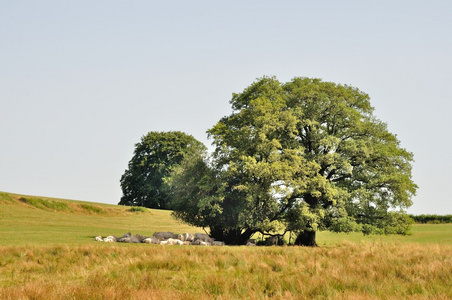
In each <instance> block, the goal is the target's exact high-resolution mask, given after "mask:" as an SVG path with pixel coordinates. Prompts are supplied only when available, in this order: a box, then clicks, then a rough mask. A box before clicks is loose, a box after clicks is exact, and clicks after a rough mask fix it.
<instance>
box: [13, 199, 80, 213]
mask: <svg viewBox="0 0 452 300" xmlns="http://www.w3.org/2000/svg"><path fill="white" fill-rule="evenodd" d="M19 201H21V202H24V203H27V204H29V205H31V206H34V207H36V208H39V209H44V210H47V209H49V210H54V211H72V209H71V208H70V207H69V205H67V204H66V203H62V202H59V201H52V200H45V199H37V198H25V197H21V198H19Z"/></svg>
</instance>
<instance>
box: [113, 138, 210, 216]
mask: <svg viewBox="0 0 452 300" xmlns="http://www.w3.org/2000/svg"><path fill="white" fill-rule="evenodd" d="M205 150H206V147H205V146H204V145H203V144H202V143H201V142H199V141H198V140H196V139H195V138H194V137H192V136H191V135H187V134H185V133H183V132H180V131H171V132H156V131H151V132H149V133H148V134H147V135H145V136H143V137H142V138H141V142H140V143H137V144H136V145H135V151H134V155H133V157H132V159H131V160H130V161H129V165H128V169H127V170H126V171H125V172H124V174H123V175H122V176H121V189H122V193H123V196H122V197H121V200H120V202H119V204H120V205H130V206H144V207H149V208H161V209H167V208H169V203H170V201H171V197H170V191H169V190H168V188H167V185H166V184H165V178H167V177H168V176H169V175H170V174H171V171H172V170H173V168H174V167H175V166H176V165H177V164H179V163H180V162H181V161H182V159H183V157H184V156H185V155H186V154H187V153H190V152H196V151H205Z"/></svg>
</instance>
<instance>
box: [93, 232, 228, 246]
mask: <svg viewBox="0 0 452 300" xmlns="http://www.w3.org/2000/svg"><path fill="white" fill-rule="evenodd" d="M94 239H95V240H96V241H99V242H110V243H114V242H119V243H146V244H157V245H199V246H224V245H225V244H224V242H221V241H215V240H214V239H213V238H211V237H209V236H208V235H207V234H204V233H195V234H191V233H184V234H174V233H172V232H155V233H154V234H153V236H152V237H145V236H142V235H139V234H136V235H133V236H132V234H131V233H130V232H128V233H126V234H124V235H123V236H122V237H120V238H118V237H115V236H113V235H110V236H108V237H106V238H102V236H96V237H95V238H94Z"/></svg>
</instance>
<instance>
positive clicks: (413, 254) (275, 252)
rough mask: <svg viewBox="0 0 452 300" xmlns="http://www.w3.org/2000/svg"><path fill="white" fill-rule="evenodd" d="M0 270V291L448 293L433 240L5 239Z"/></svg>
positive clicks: (451, 280)
mask: <svg viewBox="0 0 452 300" xmlns="http://www.w3.org/2000/svg"><path fill="white" fill-rule="evenodd" d="M0 269H1V271H2V272H1V276H0V284H1V286H2V288H1V289H0V298H1V299H8V297H9V298H10V299H13V298H14V297H19V298H20V297H29V298H37V299H44V298H45V297H48V296H49V295H54V297H57V298H76V299H81V298H84V297H88V298H92V297H96V298H105V297H109V296H110V297H113V298H120V297H126V298H135V297H139V296H143V295H148V297H151V296H152V295H154V293H156V294H155V295H156V297H157V296H158V295H160V296H163V295H172V296H173V297H176V298H180V299H182V298H187V297H188V298H192V299H194V298H202V299H208V298H213V297H219V296H221V297H222V298H226V299H236V298H247V297H251V298H264V297H276V298H281V299H282V298H285V299H291V298H294V299H295V298H300V297H303V298H316V297H322V298H324V297H326V298H331V299H333V298H338V297H342V296H347V297H359V298H362V297H364V298H375V299H377V298H379V299H381V298H388V297H389V298H391V297H395V298H407V297H412V296H417V297H425V298H428V297H431V298H436V297H437V298H441V297H443V298H448V297H452V289H450V286H452V246H450V245H438V244H435V245H420V244H399V243H362V244H357V243H343V244H341V245H336V246H326V247H320V248H303V247H251V248H250V247H244V246H242V247H208V248H205V247H195V246H173V247H168V246H161V245H136V244H135V245H125V244H103V243H98V244H93V245H86V246H75V247H72V246H50V247H46V246H40V247H38V246H33V247H2V248H0ZM18 283H20V284H18ZM144 292H145V293H144ZM145 298H146V297H145ZM16 299H17V298H16Z"/></svg>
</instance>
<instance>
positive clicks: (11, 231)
mask: <svg viewBox="0 0 452 300" xmlns="http://www.w3.org/2000/svg"><path fill="white" fill-rule="evenodd" d="M200 230H202V229H199V228H194V227H190V226H186V225H184V224H181V223H180V222H177V221H176V220H174V219H173V218H171V216H170V211H166V210H155V209H145V208H139V209H131V207H126V206H118V205H109V204H101V203H91V202H83V201H74V200H65V199H55V198H46V197H37V196H26V195H18V194H10V193H5V192H0V236H1V238H0V245H30V244H35V245H36V244H38V245H42V244H61V243H65V244H84V243H92V242H93V238H94V237H95V236H98V235H102V236H107V235H116V236H122V235H123V234H124V233H126V232H129V231H131V232H132V234H136V233H139V234H142V235H152V234H153V233H154V232H155V231H173V232H177V233H179V232H180V233H182V232H197V231H200Z"/></svg>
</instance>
